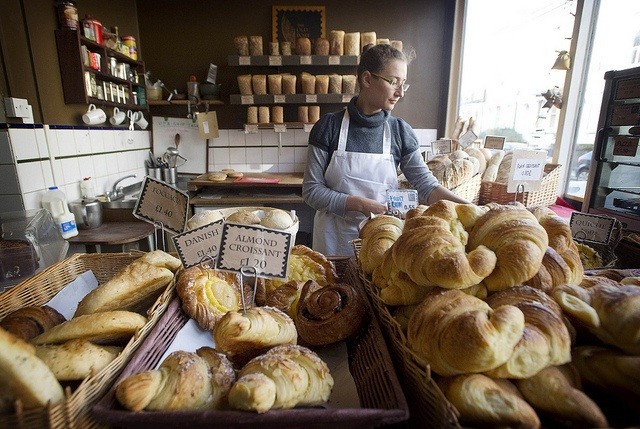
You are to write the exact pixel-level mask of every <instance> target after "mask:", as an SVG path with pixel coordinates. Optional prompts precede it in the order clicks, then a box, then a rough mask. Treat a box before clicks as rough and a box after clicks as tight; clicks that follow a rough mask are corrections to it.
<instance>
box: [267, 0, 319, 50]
mask: <svg viewBox="0 0 640 429" xmlns="http://www.w3.org/2000/svg"><path fill="white" fill-rule="evenodd" d="M324 10H325V8H324V6H273V7H272V15H273V16H272V18H273V20H272V25H271V27H272V39H273V40H272V41H273V42H291V43H293V44H295V42H296V39H297V38H298V37H307V38H309V40H311V41H314V40H316V39H317V38H319V37H325V17H324Z"/></svg>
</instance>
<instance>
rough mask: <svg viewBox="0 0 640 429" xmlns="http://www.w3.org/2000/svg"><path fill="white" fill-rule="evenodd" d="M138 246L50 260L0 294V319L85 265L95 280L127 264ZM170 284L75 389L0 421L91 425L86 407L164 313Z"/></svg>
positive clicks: (49, 293) (46, 295) (36, 301)
mask: <svg viewBox="0 0 640 429" xmlns="http://www.w3.org/2000/svg"><path fill="white" fill-rule="evenodd" d="M142 255H144V252H140V251H131V252H128V253H100V254H83V253H78V254H75V255H73V256H71V257H69V258H67V259H65V260H64V261H61V262H59V263H57V264H55V265H52V266H50V267H48V268H46V269H45V270H43V271H41V272H40V273H38V274H36V275H35V276H33V277H31V278H30V279H28V280H25V281H24V282H22V283H20V284H18V285H16V286H15V287H13V288H12V289H10V290H9V291H8V292H5V293H3V294H2V295H0V319H2V318H3V317H4V316H6V315H7V314H9V313H11V312H13V311H15V310H17V309H19V308H22V307H26V306H30V305H43V304H45V303H47V302H48V301H49V300H50V299H51V298H53V297H54V296H55V295H56V294H57V293H58V292H59V291H60V290H61V289H63V288H64V287H65V286H66V285H67V284H69V283H70V282H72V281H73V280H75V279H76V277H78V276H79V275H80V274H82V273H84V272H86V271H89V270H91V271H92V272H93V274H94V275H95V277H96V279H97V280H98V283H99V284H102V283H103V282H105V281H107V280H109V279H111V278H112V277H113V276H114V274H116V273H117V272H118V271H119V270H120V269H122V268H124V267H125V266H127V265H129V264H130V263H131V262H133V261H134V260H135V259H137V258H139V257H141V256H142ZM174 289H175V284H174V282H171V284H170V285H169V286H168V287H167V288H166V289H165V291H164V292H163V293H162V294H161V295H160V297H159V298H158V299H157V300H156V302H155V304H154V305H153V306H152V307H151V308H150V309H149V310H148V312H147V319H148V321H147V323H146V324H145V326H143V327H142V329H140V330H139V331H138V333H137V334H136V335H135V336H134V337H133V338H131V340H130V341H129V342H128V343H127V345H126V346H125V347H124V349H123V350H122V352H121V353H120V354H119V355H118V356H117V357H116V358H115V359H114V360H113V361H112V362H111V363H110V364H109V365H108V366H107V367H105V368H104V369H103V370H102V371H100V372H98V373H97V374H95V375H93V376H90V377H87V378H85V379H84V380H83V381H82V382H81V383H80V384H79V385H78V386H77V387H76V388H75V389H73V390H72V389H71V388H69V387H67V388H66V391H65V394H66V396H67V398H66V400H65V401H64V402H63V403H61V404H56V405H49V406H47V407H45V408H37V409H33V410H20V409H19V407H18V410H17V411H16V412H14V413H12V414H5V415H0V427H3V428H5V427H6V428H9V427H18V428H42V427H48V428H83V429H84V428H92V427H99V426H100V425H99V424H98V423H97V422H96V421H95V420H93V418H92V417H91V415H90V412H89V411H90V409H91V407H92V406H93V404H94V403H95V402H97V400H98V399H99V398H100V397H101V396H102V395H103V394H104V392H105V391H106V389H107V388H108V387H109V386H110V385H111V383H112V382H113V380H114V379H115V377H116V376H117V375H118V374H119V373H120V371H121V370H122V368H123V367H124V365H125V364H126V363H127V362H128V360H129V358H130V357H131V354H132V353H133V352H134V351H135V350H136V349H137V348H138V347H139V346H140V344H142V342H143V340H144V339H145V338H146V336H147V335H148V334H149V332H150V331H151V328H153V326H154V325H155V324H156V322H157V321H158V319H159V318H160V316H161V315H162V314H163V313H164V311H165V310H166V308H167V305H168V304H169V301H170V298H171V297H172V296H173V295H174V293H173V292H174Z"/></svg>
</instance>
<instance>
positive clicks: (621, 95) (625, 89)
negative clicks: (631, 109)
mask: <svg viewBox="0 0 640 429" xmlns="http://www.w3.org/2000/svg"><path fill="white" fill-rule="evenodd" d="M638 97H640V79H625V80H620V81H618V85H617V87H616V100H624V99H627V98H638Z"/></svg>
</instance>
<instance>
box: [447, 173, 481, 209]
mask: <svg viewBox="0 0 640 429" xmlns="http://www.w3.org/2000/svg"><path fill="white" fill-rule="evenodd" d="M481 183H482V175H481V174H476V175H475V176H473V177H472V178H471V179H470V180H468V181H466V182H465V183H463V184H462V185H460V186H456V187H455V188H453V189H451V192H453V193H454V194H456V195H457V196H459V197H460V198H464V199H465V200H467V201H471V202H472V203H474V204H478V201H479V200H480V186H481Z"/></svg>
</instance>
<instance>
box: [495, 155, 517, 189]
mask: <svg viewBox="0 0 640 429" xmlns="http://www.w3.org/2000/svg"><path fill="white" fill-rule="evenodd" d="M511 161H513V151H510V150H509V151H506V152H505V153H504V157H503V158H502V161H500V166H499V167H498V172H497V173H496V179H495V181H496V182H497V183H507V182H508V181H509V172H510V171H511Z"/></svg>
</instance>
